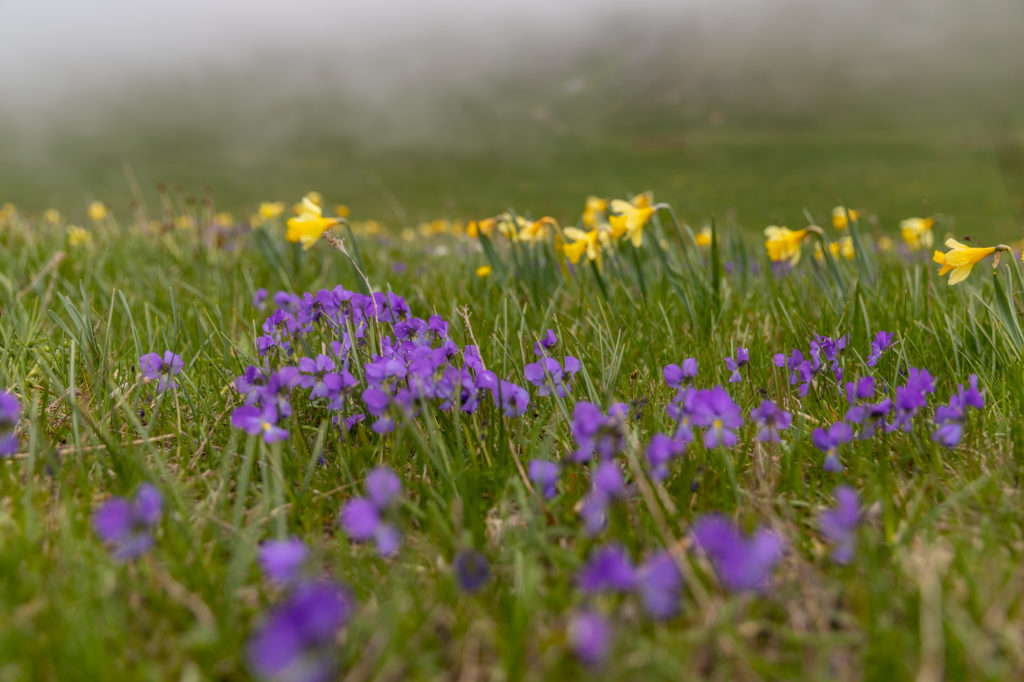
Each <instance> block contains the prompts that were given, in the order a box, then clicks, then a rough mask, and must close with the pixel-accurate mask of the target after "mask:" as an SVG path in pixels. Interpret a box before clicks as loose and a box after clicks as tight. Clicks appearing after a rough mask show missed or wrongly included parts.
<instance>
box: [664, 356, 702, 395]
mask: <svg viewBox="0 0 1024 682" xmlns="http://www.w3.org/2000/svg"><path fill="white" fill-rule="evenodd" d="M661 374H662V376H663V377H664V378H665V383H666V384H668V385H669V386H670V387H672V388H679V387H680V386H682V385H683V384H684V383H685V384H689V383H691V382H692V381H693V379H694V378H695V377H696V376H697V359H696V358H686V359H685V360H683V364H682V366H679V365H676V364H671V365H665V368H664V369H663V370H662V372H661Z"/></svg>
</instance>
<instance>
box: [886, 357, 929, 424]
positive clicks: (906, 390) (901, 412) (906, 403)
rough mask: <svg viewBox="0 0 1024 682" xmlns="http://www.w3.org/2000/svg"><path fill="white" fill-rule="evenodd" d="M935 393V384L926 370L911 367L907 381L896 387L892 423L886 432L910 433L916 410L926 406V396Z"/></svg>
mask: <svg viewBox="0 0 1024 682" xmlns="http://www.w3.org/2000/svg"><path fill="white" fill-rule="evenodd" d="M934 392H935V382H934V380H933V379H932V375H931V374H929V373H928V370H925V369H918V368H916V367H911V368H910V370H909V371H908V373H907V381H906V383H905V384H904V385H903V386H897V387H896V391H895V397H894V399H893V418H892V422H890V424H889V425H888V426H887V427H886V430H887V431H895V430H900V431H910V428H911V426H912V423H913V419H914V416H915V415H917V412H918V410H920V409H921V408H922V407H925V406H927V405H928V396H929V395H931V394H932V393H934Z"/></svg>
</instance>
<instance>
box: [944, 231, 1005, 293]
mask: <svg viewBox="0 0 1024 682" xmlns="http://www.w3.org/2000/svg"><path fill="white" fill-rule="evenodd" d="M946 247H947V248H948V249H949V251H947V252H946V253H942V252H941V251H936V252H935V254H934V255H933V256H932V260H934V261H935V262H936V263H938V264H939V265H941V266H942V267H941V268H939V277H941V276H943V275H945V274H946V273H947V272H950V271H952V272H951V274H950V275H949V283H950V284H951V285H953V284H959V283H960V282H962V281H964V280H965V279H967V276H968V275H969V274H971V268H973V267H974V266H975V265H976V264H978V263H979V262H981V261H983V260H985V259H986V258H988V257H989V256H991V255H992V254H993V253H995V251H996V247H994V246H984V247H975V246H967V245H966V244H961V243H960V242H958V241H957V240H955V239H953V238H952V237H951V238H949V239H947V240H946Z"/></svg>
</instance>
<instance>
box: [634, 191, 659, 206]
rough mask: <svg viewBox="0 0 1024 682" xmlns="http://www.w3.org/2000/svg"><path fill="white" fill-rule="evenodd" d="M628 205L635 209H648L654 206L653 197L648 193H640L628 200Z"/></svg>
mask: <svg viewBox="0 0 1024 682" xmlns="http://www.w3.org/2000/svg"><path fill="white" fill-rule="evenodd" d="M630 203H631V204H633V205H634V206H636V207H637V208H650V207H651V206H653V205H654V195H653V194H652V193H650V192H642V193H640V194H637V195H636V196H635V197H633V198H632V199H630Z"/></svg>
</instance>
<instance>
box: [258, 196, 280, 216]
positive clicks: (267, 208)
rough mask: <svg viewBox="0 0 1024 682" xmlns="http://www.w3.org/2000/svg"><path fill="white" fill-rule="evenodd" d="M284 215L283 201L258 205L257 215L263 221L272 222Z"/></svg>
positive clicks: (265, 202)
mask: <svg viewBox="0 0 1024 682" xmlns="http://www.w3.org/2000/svg"><path fill="white" fill-rule="evenodd" d="M282 213H284V202H283V201H264V202H263V203H261V204H260V210H259V214H260V216H261V217H262V218H263V219H264V220H273V219H274V218H276V217H278V216H279V215H281V214H282Z"/></svg>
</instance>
